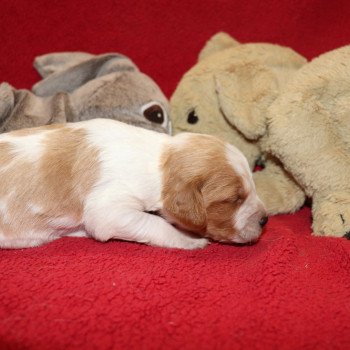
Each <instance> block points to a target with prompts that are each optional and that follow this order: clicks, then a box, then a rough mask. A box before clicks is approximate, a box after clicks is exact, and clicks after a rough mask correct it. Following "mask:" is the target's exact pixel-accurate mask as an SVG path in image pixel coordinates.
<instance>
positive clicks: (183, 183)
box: [162, 135, 247, 240]
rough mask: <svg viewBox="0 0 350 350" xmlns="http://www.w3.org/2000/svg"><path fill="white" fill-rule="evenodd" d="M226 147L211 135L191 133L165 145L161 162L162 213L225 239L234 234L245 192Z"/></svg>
mask: <svg viewBox="0 0 350 350" xmlns="http://www.w3.org/2000/svg"><path fill="white" fill-rule="evenodd" d="M184 149H186V152H184ZM225 150H226V146H225V143H224V142H222V141H220V140H218V139H216V138H214V137H211V136H208V135H191V136H190V137H188V139H185V140H184V142H183V143H182V144H179V145H177V146H175V147H171V148H168V149H167V150H166V151H165V153H164V155H163V162H162V169H163V174H164V175H163V189H162V200H163V204H164V212H163V215H164V216H165V217H167V218H168V219H169V220H170V221H171V222H173V223H175V224H177V225H179V226H180V227H182V228H184V229H186V230H189V231H193V232H197V233H200V234H201V235H202V236H205V237H210V238H212V239H215V240H228V239H230V238H232V236H233V235H234V234H235V230H234V227H233V221H232V219H233V215H234V213H235V212H236V211H237V209H238V208H239V206H240V204H241V202H242V201H243V200H244V199H245V198H246V196H247V193H246V191H245V189H244V184H243V182H242V178H241V176H240V175H239V174H237V173H236V172H235V171H234V169H233V168H232V166H231V165H230V164H229V162H228V159H227V157H226V151H225ZM173 174H176V175H175V176H174V175H173Z"/></svg>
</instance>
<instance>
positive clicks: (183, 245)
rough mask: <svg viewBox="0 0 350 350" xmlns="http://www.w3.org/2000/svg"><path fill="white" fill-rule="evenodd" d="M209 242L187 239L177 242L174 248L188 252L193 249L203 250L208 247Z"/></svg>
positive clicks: (200, 239)
mask: <svg viewBox="0 0 350 350" xmlns="http://www.w3.org/2000/svg"><path fill="white" fill-rule="evenodd" d="M208 243H209V241H208V240H207V239H205V238H189V237H188V238H187V237H186V239H184V240H182V241H181V242H177V244H175V245H174V246H173V248H179V249H187V250H193V249H202V248H204V247H206V246H207V245H208Z"/></svg>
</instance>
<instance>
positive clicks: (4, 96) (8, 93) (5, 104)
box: [0, 83, 15, 126]
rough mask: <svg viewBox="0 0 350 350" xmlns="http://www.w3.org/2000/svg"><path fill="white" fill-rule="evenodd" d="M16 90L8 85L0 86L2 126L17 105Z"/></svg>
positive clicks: (0, 119) (0, 117) (0, 121)
mask: <svg viewBox="0 0 350 350" xmlns="http://www.w3.org/2000/svg"><path fill="white" fill-rule="evenodd" d="M13 91H14V89H13V87H12V86H11V85H9V84H7V83H2V84H0V126H1V125H2V124H3V123H4V122H5V120H6V119H7V118H8V117H9V116H10V114H11V111H12V110H13V108H14V105H15V96H14V93H13Z"/></svg>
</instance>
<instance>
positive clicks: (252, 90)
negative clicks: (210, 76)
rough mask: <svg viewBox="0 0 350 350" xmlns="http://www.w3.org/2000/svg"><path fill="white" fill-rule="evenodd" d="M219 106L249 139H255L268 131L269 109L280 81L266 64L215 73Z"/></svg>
mask: <svg viewBox="0 0 350 350" xmlns="http://www.w3.org/2000/svg"><path fill="white" fill-rule="evenodd" d="M214 80H215V86H216V94H217V98H218V103H219V108H220V109H221V112H222V113H223V115H224V116H225V118H226V119H227V121H228V122H229V123H230V124H231V125H233V126H234V127H235V128H236V129H237V130H239V131H240V132H241V133H242V134H243V135H244V136H245V137H246V138H248V139H250V140H256V139H258V138H259V137H260V136H262V135H263V134H264V133H265V130H266V109H267V108H268V107H269V106H270V104H271V103H272V102H273V101H274V100H275V98H276V97H277V91H278V90H277V89H278V82H277V81H276V79H275V77H274V75H273V74H272V73H271V72H270V71H269V70H268V69H267V68H264V67H263V66H261V65H259V64H257V63H255V62H251V63H246V64H241V65H234V66H232V67H231V68H230V70H229V71H225V72H220V73H216V74H215V76H214Z"/></svg>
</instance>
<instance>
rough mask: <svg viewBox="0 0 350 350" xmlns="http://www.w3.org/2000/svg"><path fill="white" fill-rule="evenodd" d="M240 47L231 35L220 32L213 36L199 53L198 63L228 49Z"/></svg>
mask: <svg viewBox="0 0 350 350" xmlns="http://www.w3.org/2000/svg"><path fill="white" fill-rule="evenodd" d="M238 45H240V43H239V42H238V41H237V40H235V39H234V38H232V37H231V36H230V35H228V34H227V33H224V32H219V33H216V34H215V35H213V36H212V37H211V38H210V39H209V40H208V41H207V42H206V44H205V45H204V47H203V49H202V50H201V52H200V53H199V56H198V61H201V60H203V59H205V58H207V57H209V56H211V55H213V54H214V53H217V52H219V51H222V50H225V49H228V48H230V47H235V46H238Z"/></svg>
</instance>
